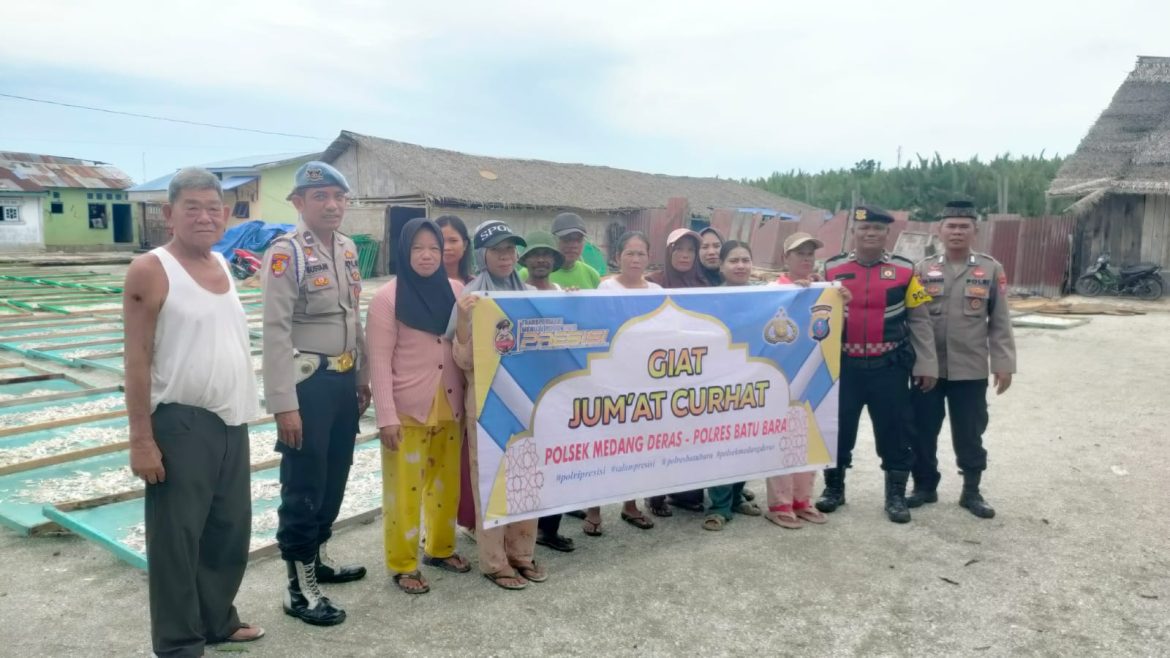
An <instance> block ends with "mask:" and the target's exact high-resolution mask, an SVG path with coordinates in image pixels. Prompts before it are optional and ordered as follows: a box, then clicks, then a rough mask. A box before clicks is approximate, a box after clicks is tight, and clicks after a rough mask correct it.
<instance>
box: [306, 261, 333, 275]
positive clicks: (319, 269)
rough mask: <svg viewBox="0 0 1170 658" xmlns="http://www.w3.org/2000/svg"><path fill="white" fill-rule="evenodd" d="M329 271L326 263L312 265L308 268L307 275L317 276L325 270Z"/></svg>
mask: <svg viewBox="0 0 1170 658" xmlns="http://www.w3.org/2000/svg"><path fill="white" fill-rule="evenodd" d="M328 269H329V266H328V265H326V264H325V263H318V264H316V265H310V266H308V267H306V268H305V274H316V273H317V272H324V271H325V270H328Z"/></svg>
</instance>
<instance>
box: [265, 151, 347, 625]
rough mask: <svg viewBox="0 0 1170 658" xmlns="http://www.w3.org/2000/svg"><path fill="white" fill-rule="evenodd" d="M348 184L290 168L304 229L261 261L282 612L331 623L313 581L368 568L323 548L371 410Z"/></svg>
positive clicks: (334, 619) (336, 617) (325, 168)
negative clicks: (284, 574) (346, 231)
mask: <svg viewBox="0 0 1170 658" xmlns="http://www.w3.org/2000/svg"><path fill="white" fill-rule="evenodd" d="M347 192H349V184H348V183H347V182H346V180H345V177H344V176H342V175H341V172H339V171H337V170H336V169H334V168H333V167H331V166H329V165H328V164H325V163H324V162H308V163H306V164H305V165H303V166H302V167H301V168H300V169H298V170H297V172H296V176H295V179H294V188H293V191H292V194H290V195H289V200H290V201H292V204H293V205H294V206H296V209H297V212H298V213H299V214H300V216H301V222H300V224H299V225H298V226H297V228H296V230H295V231H293V232H291V233H287V234H285V235H283V236H280V237H279V238H277V239H276V240H275V241H273V243H272V245H271V246H270V247H269V249H268V252H267V253H266V254H265V258H264V269H263V275H262V276H263V283H264V397H265V401H266V404H267V406H268V411H269V412H270V413H272V414H273V415H274V416H275V417H276V424H277V429H278V433H279V440H278V443H277V444H276V449H277V451H279V452H280V453H281V455H282V457H281V462H280V484H281V488H280V499H281V501H280V508H279V509H278V516H279V526H278V528H277V531H276V541H277V543H278V544H279V546H280V553H281V557H283V558H284V560H285V561H286V563H287V565H288V566H287V568H288V590H287V592H286V593H285V598H284V611H285V613H287V614H289V615H291V616H294V617H297V618H299V619H301V620H303V621H305V622H307V623H310V624H315V625H321V626H328V625H333V624H340V623H341V622H343V621H345V611H344V610H342V609H341V608H340V607H338V606H337V605H335V604H334V603H333V602H331V601H330V600H329V599H328V598H327V597H325V596H324V595H323V594H322V593H321V590H320V587H319V586H318V583H329V582H347V581H351V580H357V579H359V578H362V577H363V576H365V575H366V569H365V567H359V566H341V565H338V564H335V563H334V562H333V561H332V560H331V559H330V558H329V556H328V554H327V553H326V550H325V545H326V542H328V541H329V538H330V537H331V536H332V527H333V522H334V521H335V520H336V519H337V515H338V512H339V511H340V510H341V500H342V497H343V496H344V495H345V484H346V481H347V479H348V478H349V468H350V465H351V464H352V463H353V450H354V442H355V440H356V437H357V431H358V417H359V416H360V415H361V414H362V413H364V412H365V410H366V407H368V406H369V404H370V385H369V383H370V378H369V372H367V369H366V346H365V337H364V336H363V334H362V325H361V317H360V315H359V310H360V296H361V289H362V284H361V274H360V273H359V269H358V261H357V247H356V246H355V245H354V243H353V240H351V239H349V237H347V236H345V235H343V234H341V233H340V232H338V230H337V229H338V228H339V227H340V226H341V220H342V218H343V217H344V215H345V205H346V193H347Z"/></svg>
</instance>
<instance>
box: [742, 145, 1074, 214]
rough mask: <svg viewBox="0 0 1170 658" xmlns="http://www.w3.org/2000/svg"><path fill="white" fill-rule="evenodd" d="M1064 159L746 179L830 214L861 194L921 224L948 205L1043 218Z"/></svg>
mask: <svg viewBox="0 0 1170 658" xmlns="http://www.w3.org/2000/svg"><path fill="white" fill-rule="evenodd" d="M1063 161H1064V159H1063V158H1062V157H1060V156H1056V157H1052V158H1048V157H1045V155H1044V153H1043V152H1041V153H1040V155H1037V156H1027V155H1026V156H1022V157H1019V158H1013V157H1012V156H1011V154H1007V153H1005V154H1004V155H1000V156H996V158H995V159H994V160H992V161H990V162H981V161H980V160H979V158H977V157H976V158H971V159H970V160H968V161H967V162H959V161H956V160H949V161H946V162H943V160H942V158H941V157H939V155H938V154H937V153H936V154H935V155H934V157H933V158H924V157H922V156H921V155H918V156H916V161H908V162H907V163H906V164H904V165H903V166H901V167H898V168H895V169H882V165H881V163H880V162H878V161H875V160H861V161H859V162H858V163H857V164H855V165H853V168H851V169H836V170H832V171H823V172H821V173H818V174H810V173H807V172H804V171H790V172H788V173H780V172H774V173H773V174H772V175H771V176H768V177H767V178H759V179H755V180H745V181H744V182H745V183H748V184H750V185H755V186H757V187H762V188H763V189H765V190H768V191H769V192H772V193H774V194H779V195H780V196H784V197H788V198H790V199H796V200H798V201H803V202H805V203H808V204H810V205H814V206H817V207H819V208H827V209H829V210H839V209H843V208H844V209H848V208H849V206H850V204H851V203H852V200H853V194H854V192H856V193H857V196H858V200H859V201H858V202H859V203H873V204H875V205H879V206H882V207H884V208H887V209H890V210H909V211H910V212H911V216H912V217H913V218H915V219H918V220H933V219H937V218H938V215H939V213H940V212H941V211H942V208H943V206H944V205H945V204H946V202H947V201H952V200H955V199H966V200H969V201H973V202H974V203H975V206H976V207H977V208H978V209H979V212H980V213H983V214H986V213H996V212H1001V211H1003V212H1009V213H1017V214H1021V215H1027V216H1035V215H1043V214H1044V211H1045V206H1044V203H1045V199H1044V192H1045V191H1046V190H1047V189H1048V185H1049V184H1050V183H1051V182H1052V179H1053V178H1055V177H1056V172H1057V170H1058V169H1060V165H1061V163H1062V162H1063Z"/></svg>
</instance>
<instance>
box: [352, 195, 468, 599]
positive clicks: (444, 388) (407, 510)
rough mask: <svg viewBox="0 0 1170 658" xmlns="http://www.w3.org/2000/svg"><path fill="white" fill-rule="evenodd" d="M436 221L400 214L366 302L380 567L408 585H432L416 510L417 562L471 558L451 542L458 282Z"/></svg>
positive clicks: (458, 400)
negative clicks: (392, 248)
mask: <svg viewBox="0 0 1170 658" xmlns="http://www.w3.org/2000/svg"><path fill="white" fill-rule="evenodd" d="M442 244H443V233H442V230H441V229H440V228H439V226H438V225H437V224H435V223H434V222H432V221H430V220H428V219H425V218H421V217H420V218H417V219H412V220H410V221H409V222H407V224H406V226H404V227H403V229H402V233H401V238H400V239H399V241H398V245H397V249H398V253H397V261H396V262H398V263H404V264H408V266H407V267H400V268H399V270H400V271H399V273H398V276H397V277H396V278H395V279H394V280H393V281H391V282H390V283H387V284H386V285H384V286H382V288H381V289H379V290H378V293H377V294H376V295H375V296H374V299H373V300H372V301H371V302H370V308H369V312H368V314H367V320H366V322H367V329H366V334H367V342H368V344H369V350H370V365H371V383H372V384H373V389H374V391H373V392H374V411H375V413H376V415H377V422H378V436H379V438H380V439H381V441H382V535H383V541H384V544H385V552H386V568H387V569H388V570H389V571H390V573H392V574H393V578H394V584H395V585H397V586H398V588H399V589H401V590H402V591H403V592H406V593H408V594H425V593H426V592H428V591H430V585H429V584H428V583H427V580H426V579H425V578H424V577H423V575H422V574H421V573H420V572H419V570H418V536H419V531H420V529H419V516H420V511H421V512H422V517H423V518H424V519H425V525H426V527H425V536H426V542H425V545H424V547H423V553H424V555H423V560H422V561H423V564H426V565H428V566H432V567H436V568H439V569H442V570H444V571H450V572H453V573H466V572H468V571H470V570H471V565H470V564H468V562H467V560H465V559H463V558H462V557H461V556H460V555H459V554H457V553H456V552H455V515H456V512H457V509H458V506H459V488H458V487H457V486H456V483H457V482H458V481H459V453H460V446H461V444H462V442H463V440H462V439H463V434H462V432H461V430H460V422H461V421H462V420H463V392H464V391H463V377H462V375H461V373H460V372H459V369H458V368H457V367H456V366H455V361H454V357H453V354H452V351H451V341H450V340H449V339H447V338H445V337H444V336H445V334H446V332H447V324H448V322H449V320H450V318H451V311H452V308H454V306H455V297H456V295H457V294H458V293H459V292H460V291H461V290H462V288H463V285H462V284H461V283H459V282H458V281H453V280H451V279H448V278H447V273H446V271H445V270H444V268H443V247H442Z"/></svg>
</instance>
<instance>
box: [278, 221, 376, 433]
mask: <svg viewBox="0 0 1170 658" xmlns="http://www.w3.org/2000/svg"><path fill="white" fill-rule="evenodd" d="M261 277H262V283H263V286H264V398H265V404H266V406H267V407H268V412H269V413H273V414H276V413H280V412H282V411H293V410H295V409H299V408H300V405H299V404H298V403H297V391H296V373H295V367H294V363H293V356H294V355H295V354H297V353H302V352H310V353H314V354H324V355H327V356H339V355H341V354H344V353H345V352H353V353H354V356H355V357H356V366H355V367H356V368H357V379H358V384H359V385H363V384H368V383H369V382H370V377H369V372H368V369H367V363H366V341H365V335H364V334H363V333H362V323H361V316H360V308H361V301H360V300H361V291H362V278H361V273H360V271H359V268H358V259H357V246H356V245H354V243H353V240H351V239H349V237H348V236H346V235H342V234H341V233H337V232H334V234H333V244H331V245H330V244H325V245H322V244H320V241H319V240H317V238H316V237H315V236H314V235H313V234H312V233H311V232H309V229H308V228H307V227H305V226H304V224H300V225H298V226H297V229H296V230H295V231H293V232H291V233H286V234H285V235H282V236H280V237H278V238H277V239H276V240H274V241H273V242H272V244H271V245H270V246H269V247H268V251H267V252H266V253H265V254H264V268H263V270H262V274H261Z"/></svg>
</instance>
